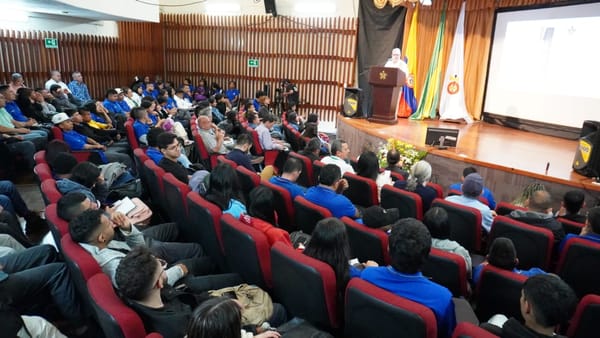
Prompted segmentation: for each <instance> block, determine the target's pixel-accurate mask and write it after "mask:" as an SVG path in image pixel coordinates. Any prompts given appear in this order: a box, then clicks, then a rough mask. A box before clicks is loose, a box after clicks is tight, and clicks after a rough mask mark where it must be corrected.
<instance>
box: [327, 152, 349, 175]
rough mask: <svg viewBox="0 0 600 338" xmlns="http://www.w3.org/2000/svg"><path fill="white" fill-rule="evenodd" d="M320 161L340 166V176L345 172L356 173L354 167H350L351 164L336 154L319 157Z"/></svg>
mask: <svg viewBox="0 0 600 338" xmlns="http://www.w3.org/2000/svg"><path fill="white" fill-rule="evenodd" d="M321 162H323V163H324V164H335V165H337V166H338V167H339V168H340V170H341V171H342V176H344V174H345V173H347V172H349V173H352V174H356V173H355V172H354V168H352V166H351V165H350V164H349V163H348V162H346V161H344V160H342V159H341V158H339V157H337V156H325V157H323V158H322V159H321Z"/></svg>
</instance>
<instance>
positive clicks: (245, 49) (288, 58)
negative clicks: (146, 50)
mask: <svg viewBox="0 0 600 338" xmlns="http://www.w3.org/2000/svg"><path fill="white" fill-rule="evenodd" d="M161 23H162V24H163V27H164V36H165V50H166V58H165V66H166V73H167V74H168V78H169V80H172V81H174V82H175V83H176V84H178V85H179V84H181V83H182V82H183V79H184V78H186V77H189V78H191V79H192V81H193V82H194V84H197V83H198V81H199V80H200V79H201V78H206V79H207V81H208V82H209V83H210V82H217V83H219V84H220V85H221V86H223V87H225V86H227V82H228V81H230V80H236V81H237V84H238V88H239V89H240V91H241V95H242V97H246V98H251V97H254V93H255V92H256V90H259V89H262V88H263V85H264V84H269V85H271V91H272V95H273V93H274V89H275V87H276V86H277V85H278V83H279V81H280V80H281V79H284V78H289V79H290V80H291V81H292V82H294V83H296V84H297V85H298V87H299V90H300V100H301V102H305V104H303V105H302V108H303V109H301V112H302V113H303V114H306V113H308V112H316V113H319V115H320V118H321V119H322V120H325V121H334V120H335V118H336V112H337V111H339V106H340V105H341V103H342V99H343V95H344V88H343V87H344V84H345V83H346V84H347V85H348V86H354V76H355V59H356V41H357V32H358V19H357V18H294V19H290V18H285V17H277V18H272V17H265V16H236V17H216V16H206V15H200V14H163V15H161ZM248 58H258V59H259V62H260V66H259V67H258V68H248V67H247V60H248Z"/></svg>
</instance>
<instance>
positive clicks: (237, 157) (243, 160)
mask: <svg viewBox="0 0 600 338" xmlns="http://www.w3.org/2000/svg"><path fill="white" fill-rule="evenodd" d="M225 158H227V159H228V160H232V161H233V162H235V163H236V164H237V165H241V166H242V167H244V168H246V169H248V170H250V171H255V169H254V167H252V161H251V160H250V156H249V155H248V154H246V153H244V152H243V151H241V150H239V149H235V148H234V149H233V150H232V151H230V152H229V153H227V155H225Z"/></svg>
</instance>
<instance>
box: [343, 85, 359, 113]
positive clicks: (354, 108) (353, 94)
mask: <svg viewBox="0 0 600 338" xmlns="http://www.w3.org/2000/svg"><path fill="white" fill-rule="evenodd" d="M343 113H344V116H347V117H354V118H359V117H362V89H360V88H346V89H345V90H344V104H343Z"/></svg>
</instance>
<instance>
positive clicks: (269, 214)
mask: <svg viewBox="0 0 600 338" xmlns="http://www.w3.org/2000/svg"><path fill="white" fill-rule="evenodd" d="M273 199H274V198H273V192H272V191H271V190H270V189H269V188H267V187H264V186H261V185H259V186H258V187H256V188H254V189H252V191H250V196H249V201H250V204H249V205H248V215H245V214H243V215H242V216H240V221H242V222H244V223H246V224H248V225H250V226H252V227H253V228H255V229H257V230H259V231H261V232H262V233H264V234H265V236H266V237H267V240H268V241H269V245H273V244H274V243H275V242H282V243H284V244H287V245H289V246H292V241H291V240H290V234H288V233H287V231H285V230H283V229H280V228H278V227H277V215H276V213H275V209H274V207H273V205H274V200H273Z"/></svg>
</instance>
